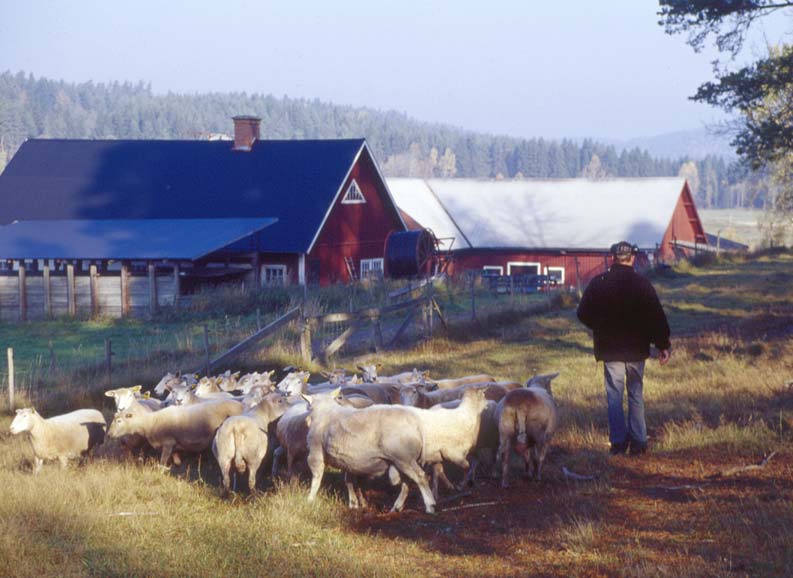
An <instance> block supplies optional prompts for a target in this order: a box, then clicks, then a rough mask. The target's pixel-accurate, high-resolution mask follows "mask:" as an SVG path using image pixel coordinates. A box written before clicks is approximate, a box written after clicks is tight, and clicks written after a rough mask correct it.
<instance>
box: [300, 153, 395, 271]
mask: <svg viewBox="0 0 793 578" xmlns="http://www.w3.org/2000/svg"><path fill="white" fill-rule="evenodd" d="M353 179H355V182H356V183H358V188H359V189H360V190H361V193H363V196H364V198H365V199H366V203H361V204H342V202H341V201H342V198H343V197H344V194H345V193H346V192H347V188H348V187H349V185H350V183H351V182H352V180H353ZM394 230H396V231H402V230H404V227H403V225H402V222H401V221H400V219H399V214H398V212H397V208H396V206H395V205H394V204H393V203H392V202H391V200H390V199H389V197H388V195H387V193H386V188H385V184H384V183H383V180H382V179H381V178H380V176H379V174H378V171H377V168H376V166H375V164H374V161H373V160H372V158H371V157H370V155H369V153H368V151H367V149H364V150H363V152H362V153H361V156H360V157H359V158H358V161H357V162H356V163H355V165H354V166H353V168H352V171H351V172H350V176H349V177H348V178H347V182H345V183H344V186H343V187H342V192H341V194H340V195H339V196H338V198H337V199H336V202H335V203H334V205H333V207H332V208H331V211H330V214H329V215H328V218H327V220H326V221H325V225H324V227H323V228H322V230H321V232H320V234H319V236H318V237H317V240H316V242H315V244H314V247H313V248H312V250H311V252H310V253H309V254H308V255H307V256H306V280H307V281H308V282H309V283H315V282H317V281H319V283H320V284H321V285H328V284H330V283H337V282H347V281H349V280H350V279H349V275H348V273H347V266H346V264H345V261H344V258H345V257H351V258H352V261H353V264H354V266H355V271H356V276H357V275H359V274H360V262H361V259H375V258H382V257H383V256H384V251H385V239H386V237H387V236H388V233H390V232H391V231H394ZM317 276H318V278H317Z"/></svg>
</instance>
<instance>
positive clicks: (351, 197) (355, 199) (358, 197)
mask: <svg viewBox="0 0 793 578" xmlns="http://www.w3.org/2000/svg"><path fill="white" fill-rule="evenodd" d="M341 202H342V203H344V204H345V205H352V204H356V203H365V202H366V199H365V198H364V197H363V193H362V192H361V189H360V188H359V187H358V183H356V182H355V179H353V180H352V182H351V183H350V186H349V187H347V192H346V193H344V197H343V198H342V200H341Z"/></svg>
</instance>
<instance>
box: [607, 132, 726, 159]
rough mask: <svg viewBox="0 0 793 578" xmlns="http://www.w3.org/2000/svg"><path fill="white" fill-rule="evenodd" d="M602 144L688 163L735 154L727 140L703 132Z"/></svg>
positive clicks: (721, 136)
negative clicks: (639, 150) (682, 160)
mask: <svg viewBox="0 0 793 578" xmlns="http://www.w3.org/2000/svg"><path fill="white" fill-rule="evenodd" d="M604 142H606V143H608V144H611V145H613V146H615V147H616V148H617V149H618V150H624V149H633V148H639V149H642V150H646V151H647V152H648V153H650V154H651V155H653V156H654V157H667V158H675V159H677V158H686V159H691V160H701V159H704V158H705V157H708V156H714V157H724V158H725V159H729V160H732V159H734V158H735V151H734V150H733V148H732V147H731V146H730V137H729V136H726V135H719V134H714V133H713V132H712V131H710V130H708V129H706V128H699V129H694V130H681V131H676V132H669V133H664V134H659V135H655V136H648V137H640V138H633V139H630V140H625V141H617V140H608V139H604Z"/></svg>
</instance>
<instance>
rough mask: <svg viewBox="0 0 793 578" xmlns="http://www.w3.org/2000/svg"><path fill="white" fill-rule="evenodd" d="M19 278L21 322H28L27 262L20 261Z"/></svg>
mask: <svg viewBox="0 0 793 578" xmlns="http://www.w3.org/2000/svg"><path fill="white" fill-rule="evenodd" d="M17 274H18V276H19V320H20V321H27V320H28V281H27V279H28V276H27V269H26V268H25V260H24V259H20V261H19V269H17Z"/></svg>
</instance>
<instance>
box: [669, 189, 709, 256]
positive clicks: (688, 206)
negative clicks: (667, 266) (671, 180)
mask: <svg viewBox="0 0 793 578" xmlns="http://www.w3.org/2000/svg"><path fill="white" fill-rule="evenodd" d="M674 240H677V241H688V242H689V243H702V244H705V243H707V242H708V240H707V237H705V229H704V228H703V226H702V221H700V219H699V213H697V207H696V205H695V204H694V198H693V197H692V195H691V189H689V187H688V182H686V184H685V186H684V187H683V190H682V191H681V192H680V198H678V200H677V204H676V205H675V210H674V212H673V213H672V219H671V220H670V221H669V226H668V227H667V228H666V232H665V233H664V237H663V240H662V241H661V247H660V250H659V258H660V259H661V260H662V261H664V262H667V263H669V262H671V261H674V260H675V259H676V255H675V250H674V247H673V246H672V242H673V241H674ZM682 252H683V253H686V254H690V253H693V252H694V251H693V250H690V251H682Z"/></svg>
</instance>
